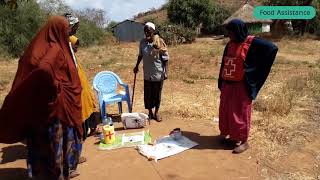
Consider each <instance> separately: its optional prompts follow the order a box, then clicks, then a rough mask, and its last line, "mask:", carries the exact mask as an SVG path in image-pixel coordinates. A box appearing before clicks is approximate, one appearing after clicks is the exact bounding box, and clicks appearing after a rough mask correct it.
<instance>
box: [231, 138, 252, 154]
mask: <svg viewBox="0 0 320 180" xmlns="http://www.w3.org/2000/svg"><path fill="white" fill-rule="evenodd" d="M247 149H249V143H248V142H247V141H246V142H244V143H241V144H240V145H238V146H237V147H236V148H234V149H233V151H232V153H233V154H240V153H243V152H244V151H246V150H247Z"/></svg>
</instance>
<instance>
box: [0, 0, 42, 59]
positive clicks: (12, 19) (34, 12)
mask: <svg viewBox="0 0 320 180" xmlns="http://www.w3.org/2000/svg"><path fill="white" fill-rule="evenodd" d="M44 19H45V16H44V14H43V13H42V11H41V10H40V7H39V5H38V4H37V3H36V2H35V1H34V0H30V1H27V2H25V1H23V2H21V4H19V6H18V8H17V9H11V8H10V7H8V6H0V49H3V50H4V51H5V53H8V54H11V55H13V56H19V55H20V54H21V53H22V52H23V50H24V48H25V47H26V46H27V45H28V43H29V42H30V40H31V39H32V38H33V37H34V35H35V34H36V33H37V31H38V30H39V28H40V27H41V26H42V25H43V23H44Z"/></svg>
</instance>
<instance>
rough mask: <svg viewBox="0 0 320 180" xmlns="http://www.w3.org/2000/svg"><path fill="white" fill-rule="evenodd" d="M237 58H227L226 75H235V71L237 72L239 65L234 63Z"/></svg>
mask: <svg viewBox="0 0 320 180" xmlns="http://www.w3.org/2000/svg"><path fill="white" fill-rule="evenodd" d="M235 59H236V58H226V63H225V64H224V69H223V70H224V71H225V72H224V74H225V76H230V77H233V76H234V72H236V67H237V65H236V64H235V63H234V60H235Z"/></svg>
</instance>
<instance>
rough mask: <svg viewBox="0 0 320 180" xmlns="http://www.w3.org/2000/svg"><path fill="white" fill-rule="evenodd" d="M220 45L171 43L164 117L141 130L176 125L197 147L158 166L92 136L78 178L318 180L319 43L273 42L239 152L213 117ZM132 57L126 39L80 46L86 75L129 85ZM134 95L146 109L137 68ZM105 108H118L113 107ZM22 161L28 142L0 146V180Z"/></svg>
mask: <svg viewBox="0 0 320 180" xmlns="http://www.w3.org/2000/svg"><path fill="white" fill-rule="evenodd" d="M224 44H225V42H223V40H219V41H213V40H212V39H200V40H197V42H196V43H193V44H190V45H181V46H176V47H170V48H169V52H170V57H171V61H170V64H169V65H170V69H169V71H170V73H169V79H168V80H167V81H166V82H165V84H164V89H163V98H162V103H161V109H160V113H161V115H162V117H163V122H161V123H158V122H155V121H152V122H151V125H150V126H149V125H148V126H147V127H146V128H145V129H146V130H147V129H149V130H150V131H151V134H152V137H153V139H156V138H159V137H162V136H165V135H167V134H168V133H169V132H170V131H171V130H172V129H174V128H176V127H180V128H181V129H182V131H183V134H184V135H185V136H187V137H189V138H190V139H191V140H193V141H196V142H198V143H199V146H196V147H194V148H192V149H190V150H187V151H185V152H182V153H180V154H178V155H175V156H172V157H169V158H165V159H163V160H159V161H158V162H157V163H155V162H153V161H148V160H147V159H146V158H145V157H143V156H141V155H140V154H139V153H138V152H137V150H135V149H134V148H126V149H118V150H112V151H99V150H98V149H97V145H96V142H97V141H98V140H97V139H96V138H95V137H89V138H88V139H87V140H86V141H85V143H84V150H83V155H84V156H85V157H86V158H87V159H88V161H87V162H86V163H84V164H81V165H79V172H80V173H81V175H80V176H79V177H77V178H75V179H76V180H90V179H93V178H94V179H95V180H100V179H101V180H102V179H110V180H122V179H123V180H126V179H130V180H131V179H133V180H135V179H152V180H153V179H155V180H157V179H166V180H171V179H172V180H175V179H177V180H185V179H186V180H202V179H208V180H209V179H210V180H211V179H218V180H219V179H222V180H229V179H230V180H233V179H237V180H238V179H239V180H241V179H254V180H256V179H257V180H259V179H297V180H298V179H299V180H300V179H315V180H317V179H318V180H319V179H320V140H319V138H318V137H319V134H320V133H319V129H320V118H319V117H320V111H319V109H320V103H319V102H320V101H319V100H320V99H317V98H316V97H319V96H315V95H317V93H320V91H319V88H318V87H319V86H318V84H319V81H320V76H316V75H317V74H315V73H316V72H319V70H320V66H319V63H320V59H319V57H320V56H319V52H318V51H317V47H319V46H320V42H319V41H315V40H283V41H281V42H277V44H278V46H279V49H280V51H279V53H278V56H277V59H276V62H275V65H274V66H273V68H272V72H271V74H270V76H269V78H268V81H267V82H266V84H265V86H264V87H263V89H262V91H261V92H260V94H259V97H258V99H257V100H256V101H255V102H254V109H253V117H252V122H253V123H252V130H251V134H250V138H249V143H250V144H251V148H250V149H249V150H248V151H246V152H244V153H243V154H240V155H234V154H232V153H231V152H232V150H231V149H228V148H226V147H223V146H221V145H220V144H219V138H218V135H219V130H218V123H217V122H216V121H215V120H214V118H216V117H217V116H218V105H219V91H218V89H217V74H218V70H219V62H220V60H221V55H222V52H223V45H224ZM136 54H137V44H135V43H129V44H113V45H111V46H109V45H105V46H99V47H91V48H87V49H80V52H79V55H78V56H79V57H80V59H81V60H82V62H83V65H84V67H85V69H86V71H87V75H88V77H89V79H90V80H92V79H93V77H94V75H95V74H96V73H97V72H100V71H103V70H111V71H114V72H116V73H117V74H119V75H120V77H121V78H122V80H123V81H124V82H126V83H128V84H129V85H130V87H132V84H133V76H132V68H133V66H134V64H135V62H136ZM16 67H17V61H14V60H13V61H0V77H1V78H0V104H1V103H2V101H3V99H4V96H5V95H6V94H7V92H8V91H9V89H10V85H11V82H12V80H13V77H14V73H15V71H16ZM140 70H141V71H142V66H140ZM318 74H320V73H318ZM317 78H318V79H317ZM135 92H136V93H135V102H134V111H136V112H145V113H146V111H145V110H144V107H143V93H142V92H143V77H142V73H141V72H140V73H139V75H138V78H137V84H136V91H135ZM301 92H303V93H301ZM108 109H109V110H110V111H109V112H111V113H116V112H117V111H116V109H117V108H116V106H113V107H108ZM124 110H126V106H124ZM115 125H116V127H117V133H122V132H126V130H123V129H122V125H121V123H118V122H117V123H115ZM130 131H140V130H130ZM25 158H26V150H25V145H23V144H13V145H5V144H0V180H20V179H26V178H27V174H26V162H25Z"/></svg>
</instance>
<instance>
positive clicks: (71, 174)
mask: <svg viewBox="0 0 320 180" xmlns="http://www.w3.org/2000/svg"><path fill="white" fill-rule="evenodd" d="M77 176H80V173H79V172H78V171H76V170H70V174H69V177H70V179H72V178H75V177H77Z"/></svg>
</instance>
